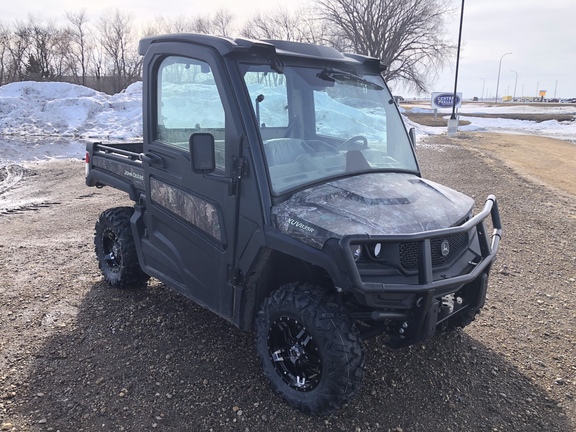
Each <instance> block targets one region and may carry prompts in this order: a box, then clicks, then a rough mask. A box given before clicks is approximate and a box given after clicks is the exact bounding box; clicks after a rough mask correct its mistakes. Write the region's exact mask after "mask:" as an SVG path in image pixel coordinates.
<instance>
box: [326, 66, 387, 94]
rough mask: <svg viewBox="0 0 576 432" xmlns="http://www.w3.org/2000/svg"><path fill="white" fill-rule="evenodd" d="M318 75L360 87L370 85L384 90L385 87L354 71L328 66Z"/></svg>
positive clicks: (331, 80)
mask: <svg viewBox="0 0 576 432" xmlns="http://www.w3.org/2000/svg"><path fill="white" fill-rule="evenodd" d="M316 76H317V77H318V78H320V79H321V80H324V81H330V82H336V81H337V82H340V83H346V84H352V85H356V86H360V87H368V88H371V89H372V90H384V87H382V86H380V85H378V84H376V83H373V82H372V81H368V80H367V79H365V78H362V77H361V76H359V75H356V74H353V73H352V72H346V71H343V70H339V69H332V68H326V69H324V70H322V72H320V73H318V74H317V75H316Z"/></svg>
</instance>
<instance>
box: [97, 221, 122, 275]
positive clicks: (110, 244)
mask: <svg viewBox="0 0 576 432" xmlns="http://www.w3.org/2000/svg"><path fill="white" fill-rule="evenodd" d="M102 249H103V251H104V260H105V261H106V264H107V265H108V267H109V268H110V270H112V271H114V272H118V271H120V266H121V265H122V259H121V254H120V246H119V244H118V241H117V237H116V234H114V233H113V232H112V231H108V232H106V233H105V234H104V238H103V242H102Z"/></svg>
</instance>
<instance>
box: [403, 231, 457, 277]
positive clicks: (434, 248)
mask: <svg viewBox="0 0 576 432" xmlns="http://www.w3.org/2000/svg"><path fill="white" fill-rule="evenodd" d="M444 240H448V243H449V244H450V252H449V253H448V255H446V256H442V250H441V245H442V242H443V241H444ZM418 244H419V243H418V242H411V243H401V244H400V264H401V265H402V267H403V268H404V269H406V270H417V269H418ZM467 246H468V234H467V233H464V234H455V235H452V236H448V237H445V238H437V239H432V240H431V241H430V249H431V252H432V267H433V268H434V267H440V266H443V265H444V264H446V263H447V262H450V260H451V259H452V257H454V256H456V255H458V254H459V253H460V252H462V250H464V249H465V248H466V247H467Z"/></svg>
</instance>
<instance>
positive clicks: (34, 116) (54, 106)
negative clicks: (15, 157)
mask: <svg viewBox="0 0 576 432" xmlns="http://www.w3.org/2000/svg"><path fill="white" fill-rule="evenodd" d="M141 105H142V83H135V84H132V85H131V86H129V87H128V88H127V89H126V90H124V91H123V92H121V93H118V94H115V95H113V96H110V95H107V94H105V93H101V92H97V91H95V90H92V89H89V88H87V87H83V86H79V85H75V84H68V83H58V82H49V83H38V82H32V81H25V82H18V83H12V84H7V85H5V86H2V87H0V134H2V135H21V136H52V137H56V136H57V137H74V138H98V139H106V138H112V139H133V138H138V137H140V136H141V135H142V108H141Z"/></svg>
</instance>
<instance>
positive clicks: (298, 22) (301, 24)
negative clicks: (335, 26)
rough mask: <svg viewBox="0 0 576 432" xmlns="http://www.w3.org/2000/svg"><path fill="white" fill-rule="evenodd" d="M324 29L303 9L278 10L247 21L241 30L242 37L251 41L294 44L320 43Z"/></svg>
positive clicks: (318, 21)
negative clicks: (259, 40) (277, 41)
mask: <svg viewBox="0 0 576 432" xmlns="http://www.w3.org/2000/svg"><path fill="white" fill-rule="evenodd" d="M324 33H325V29H324V27H323V22H322V21H321V20H317V19H314V17H313V16H312V15H311V14H309V13H307V12H306V11H305V10H304V9H301V10H299V11H297V12H289V11H288V10H286V9H282V8H279V9H277V10H276V11H273V12H270V13H267V14H258V15H256V16H254V17H253V18H251V19H249V20H248V21H247V22H246V23H245V25H244V27H243V28H242V32H241V34H242V36H245V37H248V38H252V39H282V40H290V41H294V42H308V43H320V42H322V40H323V39H324Z"/></svg>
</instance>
